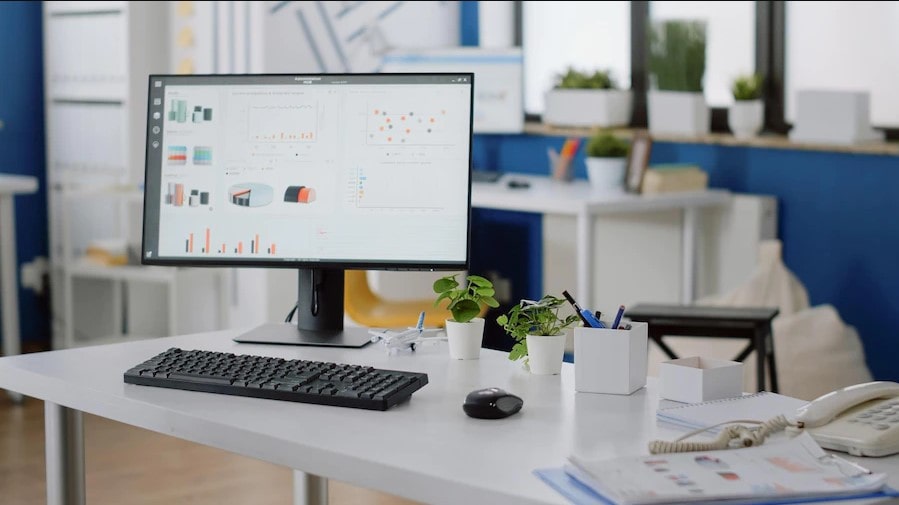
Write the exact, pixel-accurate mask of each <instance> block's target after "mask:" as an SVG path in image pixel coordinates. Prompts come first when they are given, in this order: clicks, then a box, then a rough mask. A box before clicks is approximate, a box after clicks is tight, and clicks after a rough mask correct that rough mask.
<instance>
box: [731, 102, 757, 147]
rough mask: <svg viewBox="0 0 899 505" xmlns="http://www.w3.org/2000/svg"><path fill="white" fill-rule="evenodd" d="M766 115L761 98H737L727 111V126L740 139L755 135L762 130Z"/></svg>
mask: <svg viewBox="0 0 899 505" xmlns="http://www.w3.org/2000/svg"><path fill="white" fill-rule="evenodd" d="M764 117H765V109H764V104H763V103H762V101H761V100H737V101H735V102H734V104H733V105H731V106H730V110H728V111H727V126H729V127H730V131H731V132H733V134H734V137H737V138H738V139H748V138H752V137H755V136H756V135H758V134H759V132H760V131H762V123H763V121H764Z"/></svg>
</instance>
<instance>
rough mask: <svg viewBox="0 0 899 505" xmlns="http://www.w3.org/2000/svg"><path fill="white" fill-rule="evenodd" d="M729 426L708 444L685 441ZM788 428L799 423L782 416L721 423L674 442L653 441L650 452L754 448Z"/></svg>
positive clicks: (692, 432) (695, 431)
mask: <svg viewBox="0 0 899 505" xmlns="http://www.w3.org/2000/svg"><path fill="white" fill-rule="evenodd" d="M734 423H745V424H757V425H759V426H756V427H753V428H748V427H746V426H742V425H740V424H734ZM725 424H727V425H729V426H727V427H725V428H724V429H722V430H721V433H719V434H718V438H716V439H715V440H712V441H708V442H690V441H685V440H684V439H686V438H690V437H692V436H693V435H696V434H698V433H702V432H703V431H708V430H710V429H712V428H717V427H718V426H722V425H725ZM787 426H799V425H798V424H797V423H794V422H790V421H789V420H787V418H786V417H784V416H782V415H780V416H777V417H774V418H771V419H769V420H767V421H764V422H762V421H754V420H735V421H728V422H726V423H719V424H716V425H713V426H708V427H705V428H701V429H698V430H694V431H691V432H690V433H687V434H686V435H684V436H682V437H680V438H678V439H677V440H675V441H673V442H669V441H667V440H653V441H652V442H650V443H649V452H650V453H651V454H669V453H674V452H697V451H719V450H722V449H730V448H739V447H752V446H756V445H762V444H763V443H764V442H765V439H766V438H768V435H770V434H772V433H777V432H779V431H783V430H784V429H786V428H787Z"/></svg>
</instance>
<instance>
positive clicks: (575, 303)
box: [562, 291, 593, 328]
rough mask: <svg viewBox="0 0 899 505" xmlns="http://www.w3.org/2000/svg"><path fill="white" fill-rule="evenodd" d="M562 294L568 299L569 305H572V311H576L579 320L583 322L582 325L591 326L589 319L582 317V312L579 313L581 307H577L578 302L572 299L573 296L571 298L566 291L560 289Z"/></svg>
mask: <svg viewBox="0 0 899 505" xmlns="http://www.w3.org/2000/svg"><path fill="white" fill-rule="evenodd" d="M562 296H564V297H565V299H566V300H568V303H570V304H571V306H572V307H574V311H575V312H577V317H579V318H581V321H583V322H584V326H586V327H587V328H592V327H593V325H592V324H590V321H587V318H586V317H584V315H583V314H581V308H580V307H578V304H577V302H576V301H574V298H572V297H571V295H570V294H568V291H562Z"/></svg>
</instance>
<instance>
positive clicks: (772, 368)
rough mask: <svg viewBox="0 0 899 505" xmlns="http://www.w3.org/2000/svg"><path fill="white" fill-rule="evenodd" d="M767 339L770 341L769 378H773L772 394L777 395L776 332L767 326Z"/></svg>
mask: <svg viewBox="0 0 899 505" xmlns="http://www.w3.org/2000/svg"><path fill="white" fill-rule="evenodd" d="M766 330H767V333H766V335H765V339H766V340H767V341H768V376H769V377H770V378H771V392H772V393H777V365H776V364H775V363H774V331H773V330H772V329H771V325H770V324H769V325H768V326H766Z"/></svg>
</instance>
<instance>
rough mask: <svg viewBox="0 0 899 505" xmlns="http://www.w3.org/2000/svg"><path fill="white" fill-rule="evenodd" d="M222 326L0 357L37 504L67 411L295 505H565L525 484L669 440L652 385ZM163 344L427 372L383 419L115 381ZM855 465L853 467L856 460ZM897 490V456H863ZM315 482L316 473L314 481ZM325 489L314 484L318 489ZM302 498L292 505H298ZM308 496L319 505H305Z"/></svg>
mask: <svg viewBox="0 0 899 505" xmlns="http://www.w3.org/2000/svg"><path fill="white" fill-rule="evenodd" d="M238 333H239V332H238V331H221V332H214V333H203V334H197V335H188V336H180V337H170V338H161V339H154V340H144V341H138V342H131V343H125V344H113V345H106V346H97V347H86V348H77V349H68V350H64V351H53V352H47V353H39V354H27V355H22V356H13V357H8V358H2V359H0V387H5V388H10V389H13V390H16V391H20V392H22V393H24V394H26V395H28V396H34V397H37V398H41V399H43V400H45V402H46V407H45V416H46V444H47V458H48V460H47V489H48V503H49V504H50V505H57V504H61V503H73V504H79V503H83V497H84V477H83V466H82V464H83V463H82V462H83V454H82V449H81V447H82V446H81V430H80V412H79V411H84V412H89V413H92V414H96V415H99V416H103V417H106V418H109V419H113V420H116V421H120V422H123V423H126V424H130V425H133V426H138V427H142V428H145V429H148V430H152V431H156V432H159V433H163V434H167V435H171V436H174V437H178V438H181V439H185V440H190V441H193V442H198V443H201V444H205V445H209V446H212V447H217V448H221V449H225V450H228V451H231V452H235V453H238V454H243V455H246V456H250V457H254V458H258V459H261V460H265V461H269V462H272V463H276V464H280V465H284V466H288V467H290V468H293V469H296V470H299V471H302V472H308V473H307V474H302V473H297V474H296V477H297V479H296V480H295V482H297V483H299V484H300V485H299V486H297V488H298V489H299V490H300V492H299V493H297V494H298V496H299V497H300V498H302V499H303V500H298V501H297V503H322V501H321V498H323V496H322V494H321V493H315V492H310V490H313V491H314V490H320V489H322V488H323V487H324V486H323V484H324V478H333V479H338V480H341V481H345V482H349V483H351V484H354V485H358V486H363V487H367V488H372V489H377V490H381V491H386V492H388V493H393V494H396V495H399V496H403V497H406V498H410V499H413V500H419V501H422V502H425V503H429V504H458V503H490V504H499V505H502V504H556V505H561V504H565V503H566V501H565V500H564V499H563V498H562V496H561V495H559V494H557V493H556V492H555V491H553V490H552V489H550V488H549V487H548V486H547V485H545V484H543V483H542V482H541V481H540V480H539V479H538V478H537V477H535V476H534V475H532V473H531V472H532V471H533V470H534V469H536V468H544V467H552V466H559V465H561V464H562V463H563V462H564V461H565V458H566V457H567V456H568V455H570V454H571V453H575V454H578V455H580V456H583V457H587V458H608V457H615V456H622V455H641V454H646V453H647V452H646V444H647V442H648V441H650V440H653V439H656V438H665V439H673V438H676V436H679V435H682V434H683V433H682V432H679V431H672V430H668V429H665V428H662V427H660V426H658V425H657V424H656V421H655V410H656V406H657V405H658V391H657V388H656V384H655V382H654V380H653V379H650V381H649V385H648V387H647V388H646V389H642V390H640V391H637V392H636V393H634V394H632V395H630V396H617V395H599V394H589V393H577V394H576V393H575V391H574V368H573V366H572V365H568V364H565V365H564V366H563V369H562V374H561V376H532V375H530V374H528V373H527V372H525V371H523V370H522V368H521V365H520V364H519V363H513V362H511V361H509V360H508V359H506V354H505V353H501V352H497V351H490V350H487V349H483V350H482V351H481V359H479V360H472V361H455V360H450V359H448V356H447V349H446V346H445V344H444V343H440V344H437V345H434V346H425V347H423V348H422V349H421V350H420V351H418V352H416V353H409V354H400V355H395V356H389V355H387V354H386V353H385V352H384V349H383V347H381V346H378V345H369V346H367V347H366V348H364V349H358V350H346V349H327V348H312V347H308V348H307V347H290V346H265V345H251V344H237V343H235V342H233V341H232V340H231V338H232V337H234V336H235V335H237V334H238ZM169 347H181V348H184V349H207V350H215V351H225V352H234V353H240V354H261V355H268V356H278V357H283V358H288V359H294V358H302V359H316V360H329V361H338V362H346V363H358V364H369V365H372V366H375V367H379V368H387V369H396V370H409V371H420V372H427V373H428V377H429V381H430V382H429V384H428V385H426V386H425V387H424V388H422V389H420V390H419V391H417V392H415V393H414V394H413V395H412V398H411V400H410V401H409V402H406V403H404V404H401V405H398V406H397V407H394V408H392V409H390V410H388V411H386V412H376V411H366V410H359V409H348V408H341V407H327V406H322V405H309V404H300V403H293V402H283V401H274V400H263V399H255V398H244V397H236V396H226V395H218V394H211V393H196V392H190V391H180V390H172V389H163V388H154V387H146V386H136V385H132V384H125V383H124V382H123V379H122V374H123V372H124V371H125V370H126V369H128V368H130V367H131V366H133V365H135V364H137V363H140V362H142V361H144V360H146V359H147V358H149V357H151V356H153V355H156V354H158V353H160V352H162V351H164V350H166V349H168V348H169ZM488 386H496V387H501V388H504V389H506V390H508V391H510V392H513V393H516V394H518V395H520V396H521V397H522V398H523V399H524V407H523V409H522V411H521V412H520V413H518V414H516V415H515V416H512V417H510V418H508V419H504V420H498V421H490V420H480V419H472V418H469V417H466V416H465V414H464V413H463V412H462V402H463V400H464V398H465V395H466V394H467V393H468V392H470V391H472V390H474V389H478V388H483V387H488ZM856 461H858V459H857V458H856ZM863 463H864V464H865V465H866V466H869V467H871V468H872V469H874V470H878V471H886V472H889V473H890V475H891V483H892V484H893V485H897V484H899V458H897V457H891V458H880V459H878V458H873V459H865V460H864V461H863ZM316 476H320V477H316ZM324 489H327V488H326V487H324ZM304 500H305V501H304ZM317 500H318V501H317Z"/></svg>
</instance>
